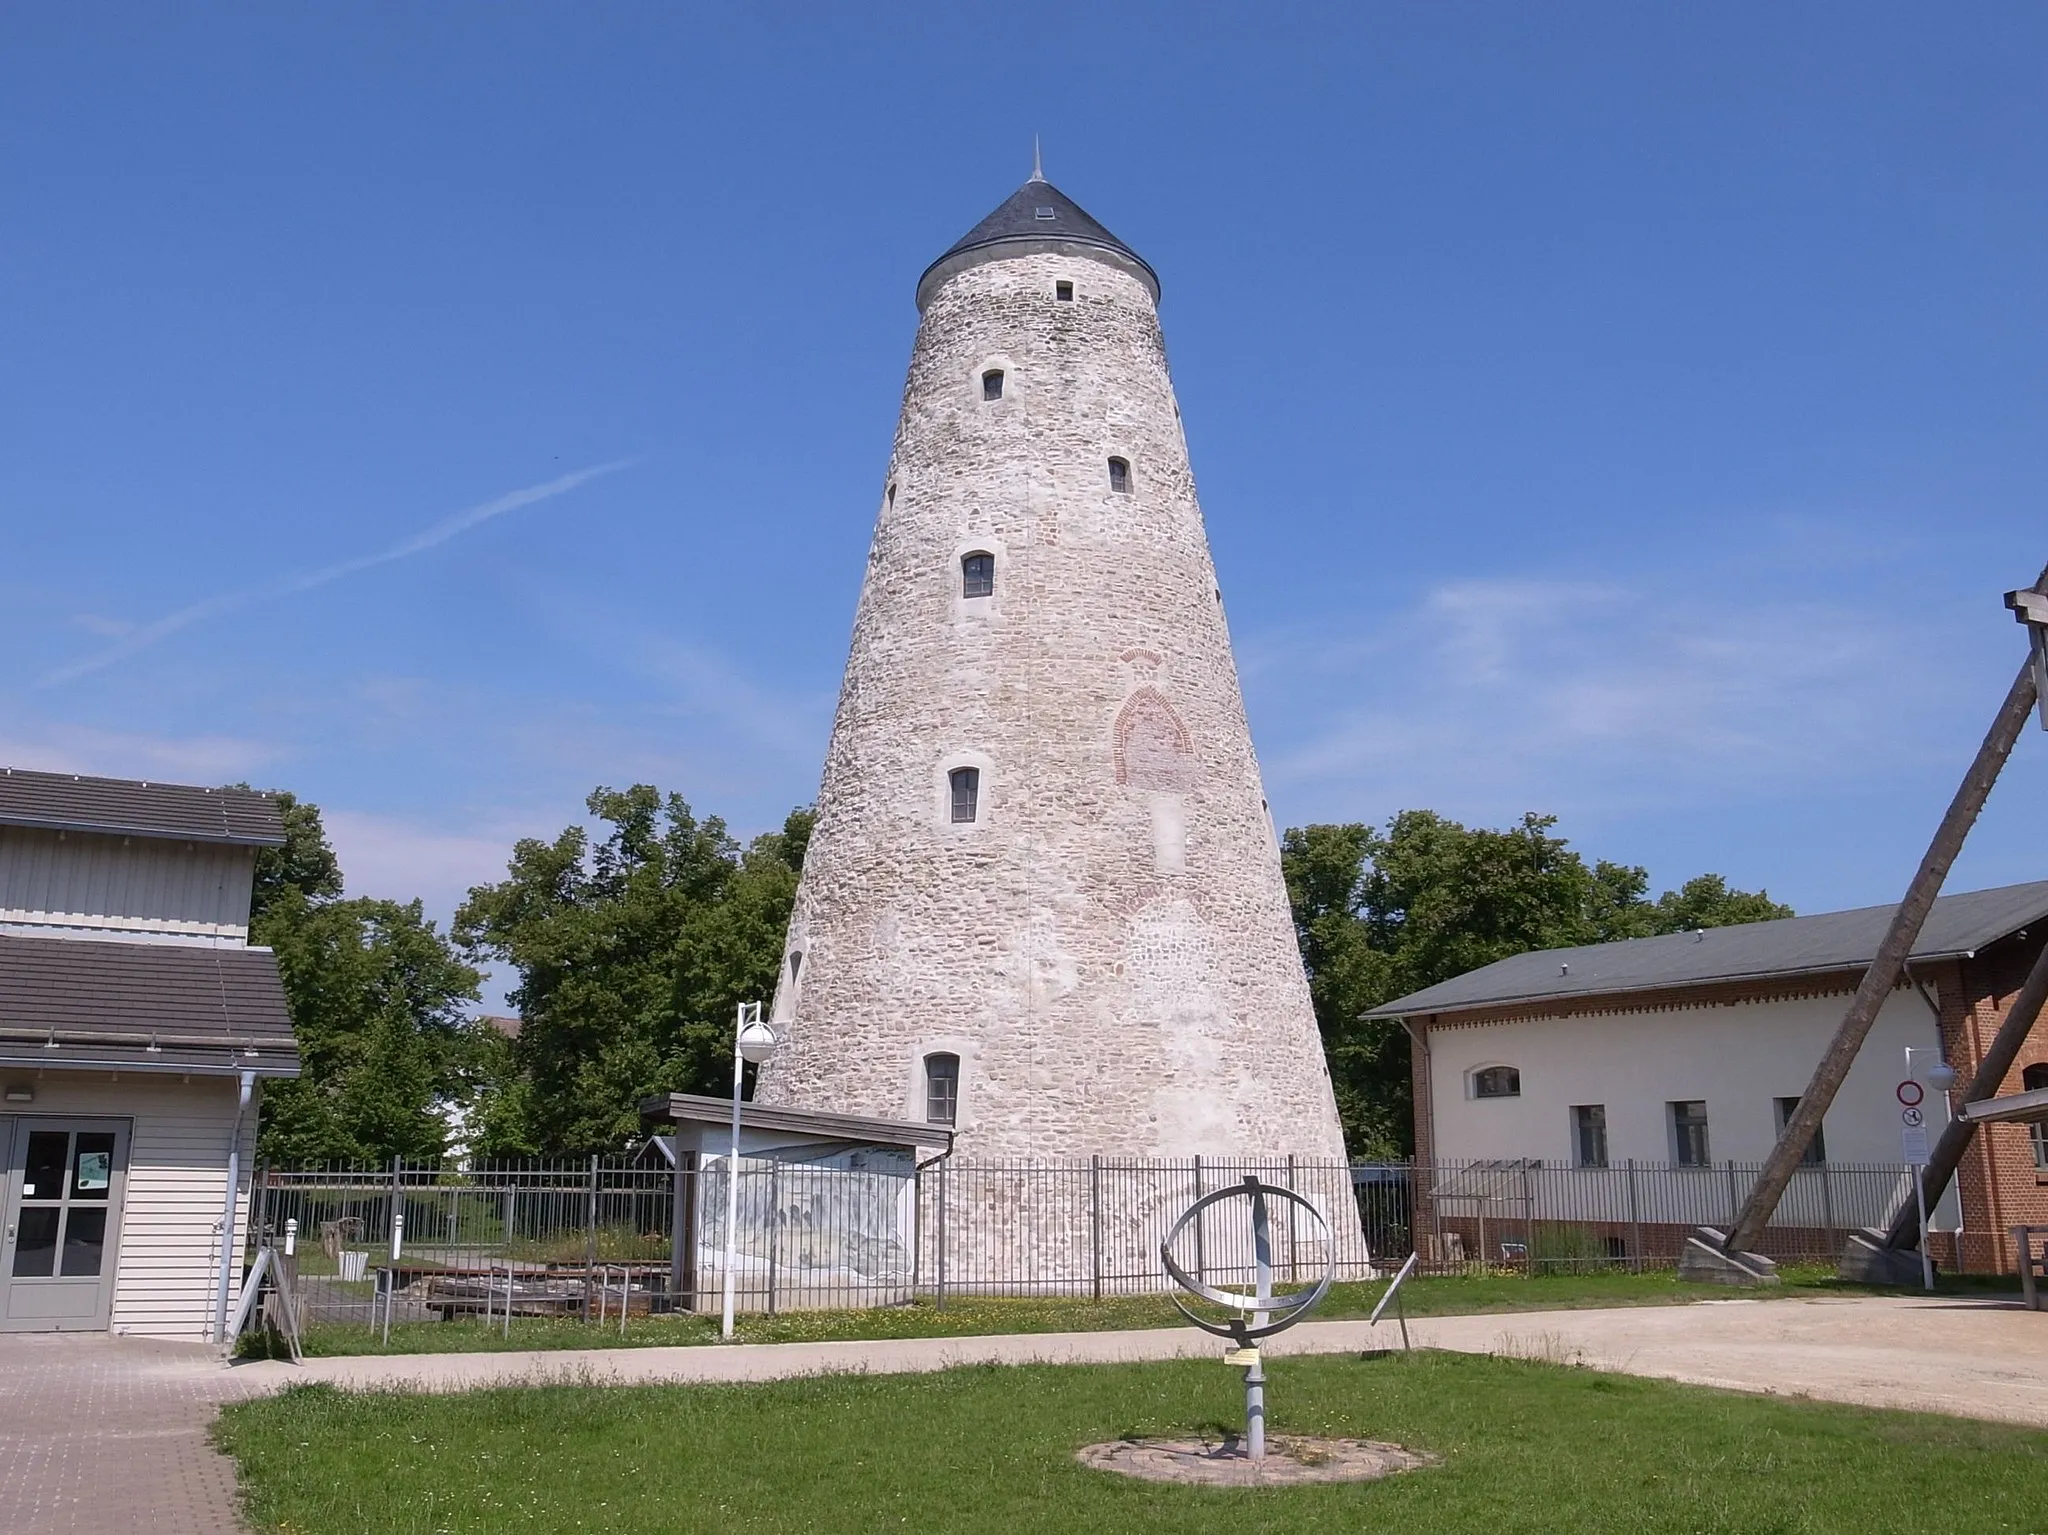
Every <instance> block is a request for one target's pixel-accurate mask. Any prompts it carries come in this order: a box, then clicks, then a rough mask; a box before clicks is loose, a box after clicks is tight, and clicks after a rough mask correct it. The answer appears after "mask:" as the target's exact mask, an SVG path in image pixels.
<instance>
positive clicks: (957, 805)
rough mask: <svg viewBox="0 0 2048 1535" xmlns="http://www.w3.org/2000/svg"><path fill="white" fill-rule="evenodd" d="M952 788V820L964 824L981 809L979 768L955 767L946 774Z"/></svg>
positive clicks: (973, 818) (973, 817)
mask: <svg viewBox="0 0 2048 1535" xmlns="http://www.w3.org/2000/svg"><path fill="white" fill-rule="evenodd" d="M946 778H947V782H948V783H949V784H950V785H951V786H952V790H953V820H954V822H955V823H956V824H960V825H966V824H968V823H970V822H972V821H974V820H975V819H976V817H977V815H978V813H979V811H980V809H981V769H980V768H971V767H964V768H955V769H953V771H952V772H950V773H948V774H947V775H946Z"/></svg>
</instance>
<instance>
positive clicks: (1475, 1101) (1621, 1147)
mask: <svg viewBox="0 0 2048 1535" xmlns="http://www.w3.org/2000/svg"><path fill="white" fill-rule="evenodd" d="M1848 1001H1849V999H1848V997H1847V996H1837V997H1805V998H1798V999H1793V1000H1787V1001H1777V1002H1755V1003H1741V1004H1738V1005H1736V1006H1734V1007H1728V1006H1711V1007H1695V1008H1686V1009H1683V1010H1679V1011H1673V1012H1638V1013H1609V1014H1602V1015H1598V1016H1594V1017H1581V1018H1547V1019H1536V1020H1532V1021H1530V1022H1526V1023H1506V1024H1495V1025H1487V1026H1481V1027H1469V1028H1466V1027H1460V1028H1444V1029H1431V1030H1430V1031H1429V1041H1430V1069H1431V1073H1432V1080H1433V1082H1434V1084H1435V1094H1434V1097H1435V1111H1436V1112H1435V1123H1434V1127H1433V1128H1434V1131H1435V1140H1434V1145H1435V1148H1436V1156H1437V1158H1438V1159H1439V1160H1442V1161H1463V1160H1467V1159H1475V1158H1494V1157H1501V1158H1511V1157H1540V1158H1542V1159H1543V1160H1544V1161H1545V1162H1547V1163H1550V1164H1552V1165H1563V1166H1570V1165H1571V1164H1572V1161H1573V1159H1574V1156H1575V1149H1574V1147H1573V1144H1572V1126H1571V1107H1572V1105H1574V1104H1581V1103H1601V1104H1605V1105H1606V1106H1607V1154H1608V1159H1609V1161H1610V1162H1611V1163H1613V1164H1619V1163H1621V1162H1622V1161H1623V1160H1625V1159H1627V1158H1629V1157H1634V1158H1635V1159H1636V1160H1637V1161H1640V1162H1668V1161H1669V1160H1671V1154H1672V1147H1671V1136H1670V1110H1669V1108H1668V1107H1667V1105H1668V1104H1670V1103H1672V1102H1674V1101H1676V1100H1680V1099H1695V1098H1696V1099H1701V1100H1703V1101H1704V1102H1705V1103H1706V1105H1707V1130H1708V1143H1709V1150H1710V1151H1711V1152H1712V1153H1713V1157H1714V1160H1715V1162H1717V1163H1721V1162H1726V1161H1729V1160H1731V1159H1732V1160H1734V1161H1736V1162H1760V1161H1762V1160H1763V1159H1764V1158H1765V1157H1766V1156H1768V1155H1769V1154H1770V1150H1771V1147H1772V1146H1773V1145H1774V1144H1775V1143H1776V1141H1777V1138H1778V1125H1777V1119H1776V1117H1775V1115H1776V1109H1775V1103H1774V1100H1776V1099H1778V1098H1791V1097H1795V1096H1797V1095H1798V1094H1800V1093H1802V1092H1804V1091H1805V1090H1806V1084H1807V1080H1808V1078H1810V1077H1811V1076H1812V1075H1813V1068H1814V1067H1815V1066H1816V1065H1817V1064H1818V1063H1819V1061H1820V1057H1821V1052H1822V1051H1823V1050H1825V1049H1826V1048H1827V1044H1828V1041H1829V1040H1830V1039H1831V1038H1833V1036H1834V1032H1835V1029H1836V1028H1837V1027H1838V1026H1839V1025H1840V1024H1841V1021H1842V1013H1843V1010H1844V1009H1845V1008H1846V1007H1847V1005H1848ZM1937 1043H1938V1038H1937V1033H1936V1029H1935V1023H1934V1017H1933V1015H1932V1014H1931V1013H1930V1012H1929V1011H1928V1008H1927V1004H1926V1003H1925V1002H1924V1001H1922V1000H1921V998H1920V996H1919V994H1918V993H1917V992H1913V991H1910V990H1908V991H1898V992H1894V993H1893V994H1892V996H1891V997H1890V998H1889V999H1888V1000H1887V1001H1886V1003H1885V1005H1884V1007H1883V1009H1882V1010H1881V1011H1880V1012H1879V1013H1878V1018H1877V1022H1876V1024H1875V1025H1873V1026H1872V1028H1871V1031H1870V1037H1869V1038H1868V1040H1866V1041H1865V1043H1864V1046H1863V1049H1862V1051H1861V1053H1860V1054H1859V1055H1858V1056H1857V1058H1856V1063H1855V1064H1854V1065H1853V1066H1852V1067H1850V1069H1849V1075H1848V1079H1847V1080H1846V1081H1844V1082H1843V1084H1842V1089H1841V1091H1840V1093H1838V1094H1837V1095H1836V1097H1835V1101H1834V1104H1833V1105H1832V1106H1831V1107H1830V1108H1829V1110H1828V1113H1827V1117H1826V1119H1825V1120H1823V1121H1822V1136H1823V1139H1824V1142H1825V1145H1826V1149H1827V1158H1828V1161H1829V1162H1831V1163H1842V1164H1849V1163H1896V1162H1897V1161H1898V1160H1899V1155H1900V1147H1899V1104H1898V1101H1897V1099H1896V1098H1895V1097H1894V1096H1893V1089H1894V1088H1895V1087H1896V1086H1897V1084H1898V1082H1899V1080H1900V1078H1901V1077H1902V1076H1904V1074H1905V1070H1904V1068H1905V1055H1904V1047H1905V1046H1907V1045H1913V1046H1915V1047H1932V1046H1934V1045H1936V1044H1937ZM1931 1059H1932V1057H1928V1056H1921V1057H1919V1061H1920V1064H1921V1065H1923V1066H1924V1065H1925V1064H1926V1063H1927V1062H1928V1061H1929V1060H1931ZM1492 1065H1505V1066H1514V1067H1516V1068H1517V1069H1519V1070H1520V1072H1521V1073H1522V1094H1521V1096H1520V1097H1519V1098H1473V1097H1471V1096H1469V1094H1470V1091H1471V1088H1470V1073H1471V1072H1472V1071H1474V1070H1476V1069H1477V1068H1479V1067H1482V1066H1492ZM1924 1107H1925V1108H1926V1109H1927V1110H1928V1111H1929V1123H1930V1125H1931V1126H1932V1127H1934V1128H1935V1129H1936V1130H1937V1131H1938V1128H1939V1125H1940V1123H1941V1108H1940V1105H1939V1103H1938V1102H1936V1101H1934V1100H1933V1098H1932V1097H1931V1096H1930V1099H1929V1101H1928V1102H1927V1103H1926V1104H1925V1105H1924Z"/></svg>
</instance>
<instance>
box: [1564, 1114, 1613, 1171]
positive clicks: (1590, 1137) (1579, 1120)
mask: <svg viewBox="0 0 2048 1535" xmlns="http://www.w3.org/2000/svg"><path fill="white" fill-rule="evenodd" d="M1572 1155H1573V1156H1574V1157H1575V1158H1577V1160H1578V1164H1579V1166H1581V1167H1605V1166H1606V1165H1607V1105H1606V1104H1604V1103H1579V1104H1574V1105H1573V1106H1572Z"/></svg>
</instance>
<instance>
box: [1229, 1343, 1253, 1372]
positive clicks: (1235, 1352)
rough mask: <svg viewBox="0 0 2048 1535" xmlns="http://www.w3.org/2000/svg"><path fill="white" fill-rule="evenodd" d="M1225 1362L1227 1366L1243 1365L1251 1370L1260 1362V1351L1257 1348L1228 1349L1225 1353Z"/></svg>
mask: <svg viewBox="0 0 2048 1535" xmlns="http://www.w3.org/2000/svg"><path fill="white" fill-rule="evenodd" d="M1223 1362H1224V1363H1225V1364H1234V1365H1241V1366H1243V1367H1244V1368H1245V1369H1247V1370H1249V1369H1250V1368H1252V1366H1254V1365H1256V1364H1257V1363H1258V1362H1259V1351H1258V1349H1257V1348H1256V1347H1252V1348H1227V1349H1225V1350H1224V1351H1223Z"/></svg>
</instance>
